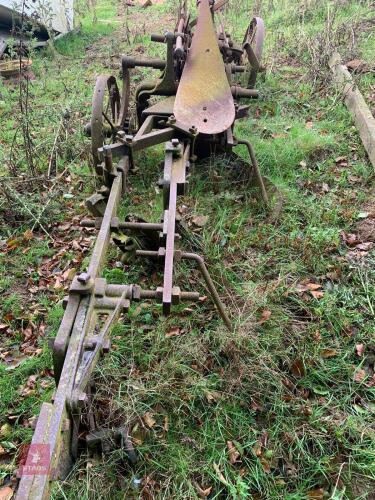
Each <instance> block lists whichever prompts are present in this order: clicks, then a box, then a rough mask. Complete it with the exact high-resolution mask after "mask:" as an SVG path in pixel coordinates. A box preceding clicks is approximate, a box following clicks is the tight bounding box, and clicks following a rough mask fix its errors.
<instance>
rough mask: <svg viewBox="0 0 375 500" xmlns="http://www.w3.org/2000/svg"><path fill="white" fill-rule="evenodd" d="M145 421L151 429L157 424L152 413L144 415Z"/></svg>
mask: <svg viewBox="0 0 375 500" xmlns="http://www.w3.org/2000/svg"><path fill="white" fill-rule="evenodd" d="M143 421H144V423H145V424H146V425H147V427H149V428H150V429H151V428H152V427H153V426H154V425H155V424H156V420H155V419H154V416H153V414H152V413H150V412H147V413H145V414H144V415H143Z"/></svg>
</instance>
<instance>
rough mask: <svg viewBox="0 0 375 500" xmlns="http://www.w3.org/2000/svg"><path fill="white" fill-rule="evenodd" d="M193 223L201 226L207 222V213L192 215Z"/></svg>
mask: <svg viewBox="0 0 375 500" xmlns="http://www.w3.org/2000/svg"><path fill="white" fill-rule="evenodd" d="M192 220H193V224H195V225H196V226H198V227H203V226H205V225H206V224H207V221H208V216H207V215H197V216H196V217H193V219H192Z"/></svg>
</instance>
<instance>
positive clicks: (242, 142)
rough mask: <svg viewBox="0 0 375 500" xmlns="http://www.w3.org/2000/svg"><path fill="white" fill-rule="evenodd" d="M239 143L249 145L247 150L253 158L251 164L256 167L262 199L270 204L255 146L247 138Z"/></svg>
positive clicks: (238, 142)
mask: <svg viewBox="0 0 375 500" xmlns="http://www.w3.org/2000/svg"><path fill="white" fill-rule="evenodd" d="M237 144H239V145H240V144H243V145H244V146H246V147H247V150H248V152H249V156H250V160H251V164H252V166H253V168H254V171H255V176H256V178H257V182H258V185H259V189H260V193H261V196H262V200H263V201H264V203H265V204H266V205H267V204H268V195H267V191H266V188H265V186H264V182H263V178H262V175H261V173H260V169H259V165H258V162H257V159H256V156H255V152H254V148H253V146H252V145H251V144H250V142H249V141H246V140H245V139H241V140H238V141H237Z"/></svg>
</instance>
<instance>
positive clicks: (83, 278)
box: [77, 273, 90, 285]
mask: <svg viewBox="0 0 375 500" xmlns="http://www.w3.org/2000/svg"><path fill="white" fill-rule="evenodd" d="M89 279H90V275H89V273H81V274H80V275H79V276H78V277H77V280H78V281H79V282H80V283H82V285H86V284H87V282H88V281H89Z"/></svg>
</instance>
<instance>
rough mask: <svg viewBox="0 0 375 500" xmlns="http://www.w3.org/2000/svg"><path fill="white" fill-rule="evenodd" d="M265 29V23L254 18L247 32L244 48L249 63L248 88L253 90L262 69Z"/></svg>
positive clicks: (258, 18) (260, 19)
mask: <svg viewBox="0 0 375 500" xmlns="http://www.w3.org/2000/svg"><path fill="white" fill-rule="evenodd" d="M264 35H265V28H264V21H263V19H262V18H260V17H254V18H253V19H252V20H251V23H250V25H249V27H248V28H247V30H246V33H245V36H244V40H243V44H242V47H243V49H244V52H245V54H246V55H244V57H245V58H246V59H247V61H248V68H249V71H248V81H247V88H249V89H253V88H254V87H255V82H256V79H257V75H258V72H259V70H260V67H261V60H262V52H263V42H264Z"/></svg>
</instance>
